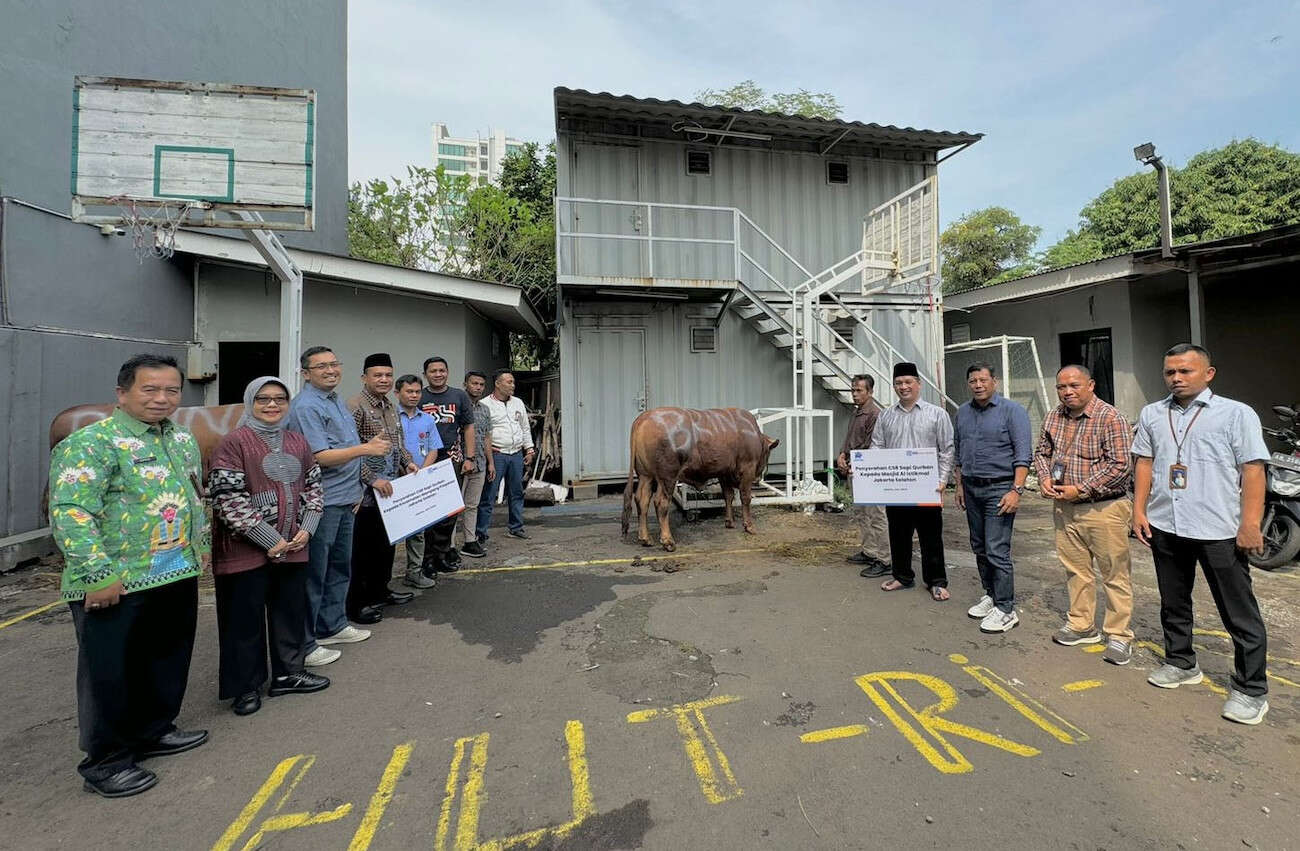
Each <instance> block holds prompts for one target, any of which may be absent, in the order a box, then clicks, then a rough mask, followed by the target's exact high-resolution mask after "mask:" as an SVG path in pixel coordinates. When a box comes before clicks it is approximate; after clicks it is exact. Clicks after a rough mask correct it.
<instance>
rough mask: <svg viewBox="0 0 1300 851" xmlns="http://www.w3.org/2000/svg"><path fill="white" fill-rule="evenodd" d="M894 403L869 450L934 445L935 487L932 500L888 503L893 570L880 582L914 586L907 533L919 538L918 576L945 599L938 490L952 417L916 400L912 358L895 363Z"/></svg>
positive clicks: (947, 460) (948, 462) (945, 470)
mask: <svg viewBox="0 0 1300 851" xmlns="http://www.w3.org/2000/svg"><path fill="white" fill-rule="evenodd" d="M894 393H895V394H896V395H897V396H898V404H896V405H893V406H891V407H889V408H886V409H885V410H884V411H883V412H882V413H881V414H880V419H879V420H878V421H877V422H876V429H875V431H874V432H873V433H872V435H871V448H872V449H934V450H935V451H936V452H937V453H938V455H939V487H938V492H937V493H936V494H935V495H934V501H935V504H934V505H891V506H888V507H886V508H885V519H886V520H887V522H888V523H889V554H890V561H891V562H892V566H893V570H894V575H893V578H891V579H889V580H887V581H886V582H885V583H884V584H883V585H881V586H880V588H881V590H884V591H898V590H901V589H903V588H912V587H913V586H915V585H916V572H915V571H914V570H913V569H912V535H913V533H915V534H916V536H917V538H918V539H920V542H921V578H922V581H924V582H925V587H926V588H927V589H929V591H930V596H931V597H933V598H934V599H935V600H936V601H940V602H942V601H943V600H947V599H948V571H947V569H946V568H945V567H944V560H943V489H944V487H945V486H946V485H947V484H948V476H949V475H951V474H952V465H953V445H952V420H950V419H949V418H948V414H947V412H946V411H944V409H943V408H940V407H938V406H937V405H931V404H930V403H929V402H925V401H923V400H922V399H921V378H920V373H919V372H918V371H917V368H916V364H914V363H896V364H894Z"/></svg>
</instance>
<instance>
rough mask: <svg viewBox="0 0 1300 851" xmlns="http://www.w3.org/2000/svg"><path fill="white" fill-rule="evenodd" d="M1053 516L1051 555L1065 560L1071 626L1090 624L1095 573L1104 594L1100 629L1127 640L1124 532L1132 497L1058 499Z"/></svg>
mask: <svg viewBox="0 0 1300 851" xmlns="http://www.w3.org/2000/svg"><path fill="white" fill-rule="evenodd" d="M1052 519H1053V521H1054V523H1055V526H1056V554H1057V555H1058V556H1059V557H1060V559H1061V564H1063V565H1065V572H1066V588H1067V589H1068V591H1069V595H1070V612H1069V621H1068V625H1069V627H1070V629H1072V630H1074V631H1076V632H1087V631H1089V630H1091V629H1093V628H1095V626H1096V619H1097V576H1100V577H1101V583H1102V589H1103V590H1104V591H1105V593H1106V617H1105V620H1104V622H1103V624H1102V628H1101V629H1102V632H1104V633H1105V634H1106V635H1107V636H1108V637H1112V638H1119V639H1123V640H1124V641H1132V640H1133V630H1132V629H1130V628H1129V620H1130V619H1131V618H1132V616H1133V575H1132V573H1133V564H1132V559H1131V556H1130V554H1129V543H1128V532H1129V527H1130V525H1131V524H1132V521H1133V501H1132V500H1130V499H1128V498H1126V497H1120V498H1119V499H1114V500H1111V501H1110V502H1100V503H1092V502H1083V503H1073V502H1064V501H1061V500H1058V501H1057V502H1056V507H1055V510H1054V511H1053V517H1052ZM1094 566H1095V568H1094Z"/></svg>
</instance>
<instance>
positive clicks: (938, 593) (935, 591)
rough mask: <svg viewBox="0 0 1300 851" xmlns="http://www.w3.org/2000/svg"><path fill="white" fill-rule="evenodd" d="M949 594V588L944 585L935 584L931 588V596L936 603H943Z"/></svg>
mask: <svg viewBox="0 0 1300 851" xmlns="http://www.w3.org/2000/svg"><path fill="white" fill-rule="evenodd" d="M949 596H950V595H949V594H948V589H947V588H945V587H943V586H942V585H934V586H931V588H930V597H931V598H932V599H933V600H934V601H935V602H936V603H942V602H944V601H946V600H947V599H948V597H949Z"/></svg>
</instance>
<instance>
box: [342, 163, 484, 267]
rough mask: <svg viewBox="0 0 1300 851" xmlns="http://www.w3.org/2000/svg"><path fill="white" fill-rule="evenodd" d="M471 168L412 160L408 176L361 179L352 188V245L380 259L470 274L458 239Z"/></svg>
mask: <svg viewBox="0 0 1300 851" xmlns="http://www.w3.org/2000/svg"><path fill="white" fill-rule="evenodd" d="M470 183H471V178H470V176H469V175H468V174H460V175H454V176H453V175H451V174H448V173H447V171H446V170H445V169H444V168H443V167H442V166H438V167H437V168H436V169H432V168H424V167H422V166H407V168H406V177H405V178H401V177H392V178H389V179H388V180H369V181H366V182H365V183H361V182H360V181H357V182H356V183H353V184H352V186H351V187H350V188H349V190H348V250H349V251H350V252H351V254H352V256H354V257H360V258H362V259H363V260H373V261H375V262H376V263H388V264H390V265H393V266H407V267H409V268H411V269H424V270H426V271H431V270H438V271H445V272H450V273H452V274H462V275H463V274H468V269H467V268H466V267H465V264H464V262H463V260H464V258H463V257H461V256H460V255H459V254H458V253H457V252H455V251H453V250H452V247H453V246H454V245H456V244H457V242H458V237H459V230H460V216H461V209H462V206H463V205H464V203H465V199H466V198H468V197H469V194H470Z"/></svg>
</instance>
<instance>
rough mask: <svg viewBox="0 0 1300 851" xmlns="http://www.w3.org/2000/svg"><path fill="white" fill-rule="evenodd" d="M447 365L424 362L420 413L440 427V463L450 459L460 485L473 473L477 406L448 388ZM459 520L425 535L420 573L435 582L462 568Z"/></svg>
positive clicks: (442, 361) (432, 360) (434, 527)
mask: <svg viewBox="0 0 1300 851" xmlns="http://www.w3.org/2000/svg"><path fill="white" fill-rule="evenodd" d="M449 374H450V373H449V370H448V369H447V361H446V359H444V358H440V357H432V358H429V359H428V360H426V361H425V362H424V380H425V381H427V382H428V386H427V387H425V388H424V389H423V390H422V391H420V410H422V411H424V412H425V413H427V414H429V415H430V416H432V417H433V419H434V421H435V422H437V424H438V436H439V437H441V438H442V446H443V448H442V449H440V450H439V451H438V460H439V461H441V460H442V459H444V458H451V459H452V464H453V466H454V467H455V469H456V482H457V484H458V485H459V484H460V483H461V480H462V479H463V477H464V476H465V474H467V473H471V472H473V471H474V448H475V443H474V439H475V436H474V403H473V401H471V399H470V398H469V394H468V393H466V392H465V391H464V390H462V389H460V388H459V387H452V386H450V385H448V384H447V378H448V376H449ZM455 528H456V517H454V516H453V517H448V518H447V519H446V520H443V521H442V522H440V523H435V524H434V525H432V526H430V527H429V528H428V529H426V530H425V532H424V563H423V564H422V565H421V566H420V572H421V573H423V574H424V575H425V576H426V577H427V578H429V579H432V578H433V577H434V574H436V573H454V572H455V571H456V569H457V568H458V567H459V566H460V554H459V553H458V552H456V549H455V547H453V546H452V545H451V535H452V532H453V530H455Z"/></svg>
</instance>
